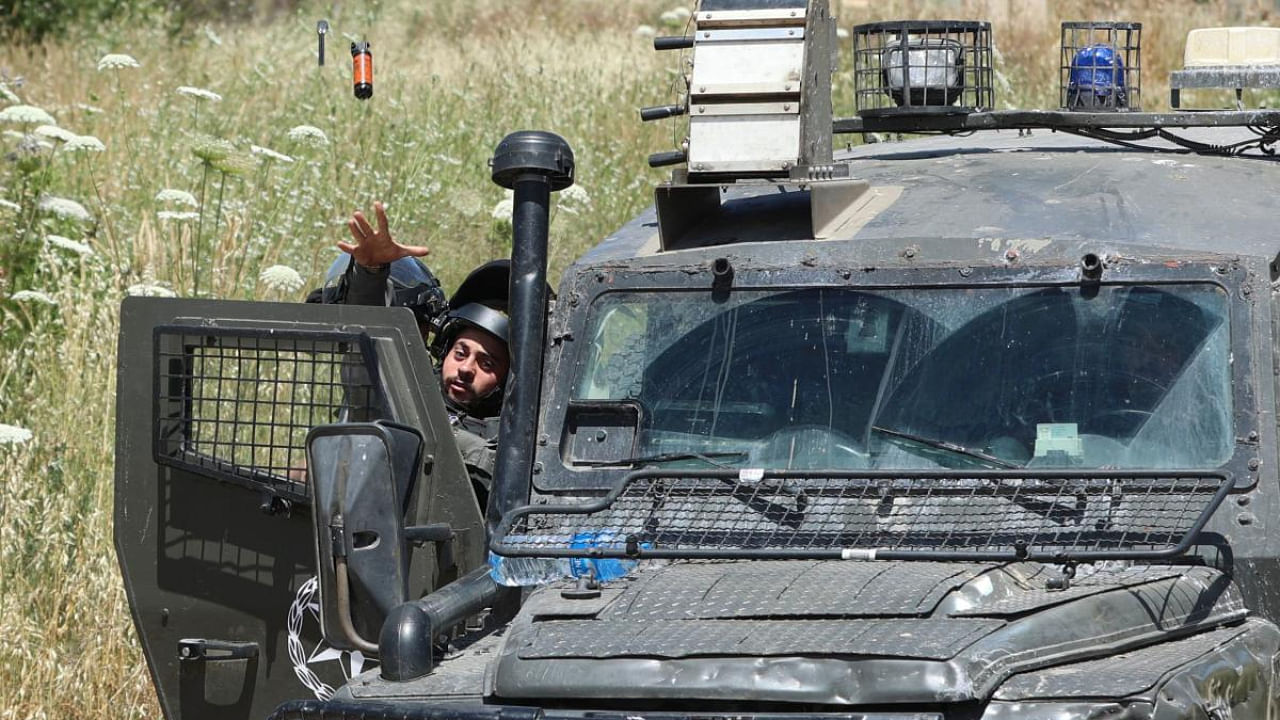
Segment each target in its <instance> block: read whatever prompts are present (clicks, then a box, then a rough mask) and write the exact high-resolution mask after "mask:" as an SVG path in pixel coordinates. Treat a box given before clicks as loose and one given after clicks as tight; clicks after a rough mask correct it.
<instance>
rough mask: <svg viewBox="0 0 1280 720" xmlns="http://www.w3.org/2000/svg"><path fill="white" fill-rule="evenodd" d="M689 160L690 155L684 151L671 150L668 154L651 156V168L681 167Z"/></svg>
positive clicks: (660, 153)
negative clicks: (681, 164)
mask: <svg viewBox="0 0 1280 720" xmlns="http://www.w3.org/2000/svg"><path fill="white" fill-rule="evenodd" d="M688 159H689V154H688V153H686V152H685V151H683V150H669V151H667V152H659V153H654V154H652V155H650V156H649V167H662V166H664V165H679V164H680V163H682V162H685V161H686V160H688Z"/></svg>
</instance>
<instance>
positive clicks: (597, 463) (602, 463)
mask: <svg viewBox="0 0 1280 720" xmlns="http://www.w3.org/2000/svg"><path fill="white" fill-rule="evenodd" d="M746 456H747V453H746V452H745V451H742V450H735V451H730V452H707V453H699V452H675V453H663V454H660V455H641V456H639V457H630V458H623V459H621V460H590V461H588V462H584V463H575V464H576V465H586V466H588V467H635V466H637V465H647V464H650V463H665V462H675V461H677V460H702V461H703V462H706V463H707V464H710V465H718V466H721V467H724V463H721V462H717V461H716V459H717V458H745V457H746Z"/></svg>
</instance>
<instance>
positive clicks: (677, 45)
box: [653, 35, 693, 50]
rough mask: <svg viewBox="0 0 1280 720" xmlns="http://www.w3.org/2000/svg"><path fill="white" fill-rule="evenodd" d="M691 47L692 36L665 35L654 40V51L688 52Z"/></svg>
mask: <svg viewBox="0 0 1280 720" xmlns="http://www.w3.org/2000/svg"><path fill="white" fill-rule="evenodd" d="M691 47H693V36H692V35H665V36H658V37H656V38H654V39H653V49H654V50H688V49H689V48H691Z"/></svg>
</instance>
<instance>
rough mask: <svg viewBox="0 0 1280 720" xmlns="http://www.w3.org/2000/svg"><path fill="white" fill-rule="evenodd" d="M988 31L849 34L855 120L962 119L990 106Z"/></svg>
mask: <svg viewBox="0 0 1280 720" xmlns="http://www.w3.org/2000/svg"><path fill="white" fill-rule="evenodd" d="M991 47H992V46H991V25H990V23H985V22H970V21H958V20H910V21H897V22H880V23H869V24H865V25H856V26H854V28H853V81H854V103H855V107H856V108H857V111H858V115H860V116H862V117H877V116H883V115H896V114H908V115H914V114H922V113H943V114H952V113H966V112H974V111H977V110H989V109H991V108H992V107H994V106H995V88H994V80H995V74H994V70H993V66H992V50H991Z"/></svg>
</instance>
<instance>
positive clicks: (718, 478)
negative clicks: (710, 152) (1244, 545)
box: [495, 470, 1231, 559]
mask: <svg viewBox="0 0 1280 720" xmlns="http://www.w3.org/2000/svg"><path fill="white" fill-rule="evenodd" d="M1230 488H1231V484H1230V482H1228V480H1227V477H1226V476H1225V475H1223V474H1221V473H1214V472H1181V471H1178V472H1172V471H1171V472H1158V473H1141V472H1130V471H1107V472H1092V471H1091V472H1077V473H1071V474H1067V473H1059V472H1046V471H1022V472H1018V473H1011V472H1009V471H982V472H968V473H961V472H954V471H945V472H902V473H899V474H883V473H880V474H878V473H868V472H846V473H837V472H828V473H814V472H786V471H754V472H753V471H740V472H735V471H732V470H726V471H684V472H671V471H660V470H646V471H639V472H635V473H631V474H630V475H628V476H627V478H626V479H625V480H624V481H623V483H622V484H621V485H620V486H619V487H618V488H617V489H615V490H614V491H613V492H612V493H610V494H609V496H607V497H606V498H604V499H602V500H600V501H598V502H593V503H587V504H582V505H577V506H569V505H556V506H551V505H547V506H530V507H526V508H521V509H519V510H516V511H513V512H512V513H511V514H509V515H508V516H507V518H505V519H504V521H503V524H502V527H501V528H500V531H499V532H500V536H499V539H498V542H497V543H495V550H497V551H498V552H500V553H501V554H510V555H534V556H538V555H543V556H558V555H575V554H576V555H602V556H623V555H634V556H648V557H749V556H758V557H771V556H772V557H813V558H823V557H868V556H870V555H871V551H875V552H874V556H875V557H881V558H887V559H892V558H894V557H919V558H921V559H924V558H928V557H951V558H954V557H957V556H962V557H968V558H992V559H995V558H1032V559H1048V558H1053V559H1066V558H1077V559H1091V558H1094V557H1098V558H1102V557H1123V556H1129V557H1138V556H1143V555H1144V554H1146V555H1162V554H1175V553H1177V552H1181V551H1184V550H1185V549H1186V547H1187V546H1188V545H1189V544H1190V543H1191V542H1192V541H1193V539H1194V535H1195V533H1197V532H1198V531H1199V529H1200V528H1201V527H1202V526H1203V524H1204V522H1206V521H1207V519H1208V517H1209V516H1210V515H1211V514H1212V513H1213V510H1214V509H1215V508H1216V507H1217V506H1218V504H1219V503H1221V501H1222V498H1223V497H1225V495H1226V493H1227V492H1228V491H1229V490H1230ZM584 538H593V539H594V540H593V541H592V542H583V539H584ZM570 546H572V547H570ZM584 547H585V548H587V549H584Z"/></svg>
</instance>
